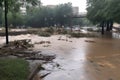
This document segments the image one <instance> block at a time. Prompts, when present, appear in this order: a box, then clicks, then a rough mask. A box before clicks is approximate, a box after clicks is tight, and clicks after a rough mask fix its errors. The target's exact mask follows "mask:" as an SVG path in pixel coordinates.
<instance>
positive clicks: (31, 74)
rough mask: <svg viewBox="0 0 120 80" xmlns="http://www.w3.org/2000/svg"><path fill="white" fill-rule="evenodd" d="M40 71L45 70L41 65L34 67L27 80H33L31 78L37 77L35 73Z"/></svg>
mask: <svg viewBox="0 0 120 80" xmlns="http://www.w3.org/2000/svg"><path fill="white" fill-rule="evenodd" d="M40 70H45V69H44V68H43V67H42V65H41V64H39V65H36V67H35V68H34V70H33V71H32V72H31V73H30V75H29V77H28V80H33V78H34V77H35V76H36V75H37V73H38V72H39V71H40Z"/></svg>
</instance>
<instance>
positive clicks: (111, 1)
mask: <svg viewBox="0 0 120 80" xmlns="http://www.w3.org/2000/svg"><path fill="white" fill-rule="evenodd" d="M87 11H88V14H87V17H88V19H89V20H90V21H92V22H93V23H95V24H98V23H100V24H102V25H103V26H106V27H107V31H110V30H111V29H112V26H113V22H118V23H119V22H120V20H119V19H120V18H119V16H120V0H87ZM103 23H104V24H103Z"/></svg>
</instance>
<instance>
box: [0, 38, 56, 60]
mask: <svg viewBox="0 0 120 80" xmlns="http://www.w3.org/2000/svg"><path fill="white" fill-rule="evenodd" d="M32 47H34V45H33V44H31V40H30V39H24V40H16V41H11V42H10V43H9V45H7V46H6V45H4V46H2V47H1V48H0V56H9V55H13V56H17V57H18V58H23V59H26V60H45V61H51V60H53V59H55V56H53V55H52V56H50V55H42V54H40V53H41V51H33V50H29V48H32Z"/></svg>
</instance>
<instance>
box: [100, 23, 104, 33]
mask: <svg viewBox="0 0 120 80" xmlns="http://www.w3.org/2000/svg"><path fill="white" fill-rule="evenodd" d="M101 27H102V30H101V34H102V35H104V21H103V22H102V23H101Z"/></svg>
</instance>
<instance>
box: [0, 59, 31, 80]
mask: <svg viewBox="0 0 120 80" xmlns="http://www.w3.org/2000/svg"><path fill="white" fill-rule="evenodd" d="M28 65H29V64H28V62H27V61H25V60H21V59H0V80H27V77H28V74H29V68H28Z"/></svg>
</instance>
